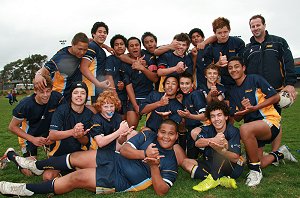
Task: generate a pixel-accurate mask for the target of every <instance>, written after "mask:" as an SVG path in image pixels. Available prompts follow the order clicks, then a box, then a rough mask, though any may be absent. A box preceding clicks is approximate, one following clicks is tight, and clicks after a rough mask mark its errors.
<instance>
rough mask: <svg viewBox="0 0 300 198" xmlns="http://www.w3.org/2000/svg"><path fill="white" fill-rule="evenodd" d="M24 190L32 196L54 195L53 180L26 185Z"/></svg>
mask: <svg viewBox="0 0 300 198" xmlns="http://www.w3.org/2000/svg"><path fill="white" fill-rule="evenodd" d="M26 189H27V190H30V191H31V192H34V194H48V193H54V179H53V180H49V181H45V182H42V183H39V184H26Z"/></svg>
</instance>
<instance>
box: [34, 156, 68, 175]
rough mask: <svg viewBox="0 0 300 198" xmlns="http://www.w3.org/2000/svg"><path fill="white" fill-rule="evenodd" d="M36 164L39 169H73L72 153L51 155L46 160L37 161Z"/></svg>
mask: <svg viewBox="0 0 300 198" xmlns="http://www.w3.org/2000/svg"><path fill="white" fill-rule="evenodd" d="M35 165H36V167H37V168H38V169H39V170H44V169H53V170H61V171H64V170H72V169H73V167H72V166H71V163H70V154H67V155H62V156H58V157H50V158H49V159H46V160H41V161H36V162H35Z"/></svg>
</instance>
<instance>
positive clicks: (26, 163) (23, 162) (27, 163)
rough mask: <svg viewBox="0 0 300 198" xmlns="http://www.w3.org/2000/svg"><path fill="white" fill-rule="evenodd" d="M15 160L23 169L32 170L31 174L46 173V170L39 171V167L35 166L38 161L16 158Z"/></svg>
mask: <svg viewBox="0 0 300 198" xmlns="http://www.w3.org/2000/svg"><path fill="white" fill-rule="evenodd" d="M15 159H16V162H17V163H18V164H19V166H21V167H22V168H27V169H29V170H31V172H33V173H34V174H36V175H41V174H43V172H44V170H39V169H37V167H36V165H35V162H36V160H34V159H32V158H25V157H20V156H16V158H15Z"/></svg>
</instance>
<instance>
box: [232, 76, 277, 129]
mask: <svg viewBox="0 0 300 198" xmlns="http://www.w3.org/2000/svg"><path fill="white" fill-rule="evenodd" d="M276 93H277V92H276V90H275V89H274V88H273V87H272V86H271V85H270V84H269V83H268V82H267V81H266V80H265V79H264V78H263V77H261V76H259V75H256V74H249V75H247V76H246V78H245V79H244V81H243V83H242V84H241V85H240V86H237V85H235V86H234V87H232V89H231V90H230V94H229V102H230V108H231V109H230V112H231V115H233V114H234V113H235V112H236V111H238V110H241V109H242V108H243V106H242V104H241V101H242V100H243V99H244V98H248V99H249V100H250V103H251V105H252V106H255V105H257V104H259V103H262V102H263V101H265V100H266V99H267V98H270V97H271V96H274V95H275V94H276ZM280 119H281V118H280V115H279V114H278V112H277V111H276V109H275V108H274V106H273V105H270V106H267V107H264V108H262V109H259V110H257V111H253V112H251V113H248V114H246V115H244V122H245V123H248V122H252V121H255V120H265V121H267V123H270V124H274V125H275V126H276V127H277V128H279V125H280Z"/></svg>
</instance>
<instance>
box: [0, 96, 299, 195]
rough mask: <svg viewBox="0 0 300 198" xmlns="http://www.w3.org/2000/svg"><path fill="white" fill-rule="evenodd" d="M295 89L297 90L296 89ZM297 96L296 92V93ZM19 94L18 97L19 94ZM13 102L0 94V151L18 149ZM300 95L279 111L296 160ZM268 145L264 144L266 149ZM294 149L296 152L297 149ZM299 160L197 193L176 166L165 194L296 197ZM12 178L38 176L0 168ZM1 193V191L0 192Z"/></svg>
mask: <svg viewBox="0 0 300 198" xmlns="http://www.w3.org/2000/svg"><path fill="white" fill-rule="evenodd" d="M298 91H299V90H298ZM298 97H299V96H298ZM19 98H20V97H19ZM15 106H16V104H14V105H12V106H10V105H9V104H8V101H7V99H6V98H4V97H3V96H1V97H0V118H1V122H0V155H2V153H4V152H5V150H6V149H7V148H8V147H14V148H15V149H16V150H17V151H18V152H19V151H20V149H19V147H18V143H17V137H16V136H15V135H13V134H12V133H10V132H9V131H8V130H7V127H8V124H9V122H10V120H11V115H12V113H11V112H12V109H13V108H14V107H15ZM299 113H300V99H299V98H298V100H297V101H296V103H294V105H293V106H292V107H290V108H288V109H285V110H284V111H283V117H284V119H283V140H282V142H283V144H286V145H288V146H289V148H290V149H291V151H292V153H293V154H294V155H295V157H296V158H297V159H298V160H300V153H299V150H300V144H299V143H300V138H299V136H300V127H299V123H300V116H299ZM269 148H270V147H266V150H268V149H269ZM297 151H298V152H297ZM299 164H300V163H292V162H289V161H287V162H286V164H283V163H281V164H280V166H279V167H274V166H270V167H268V168H266V169H264V170H263V175H264V178H263V180H262V182H261V184H260V185H259V186H258V187H256V188H249V187H247V186H245V184H244V182H245V178H246V173H247V172H248V170H247V168H246V170H245V171H244V173H243V175H242V176H241V177H240V178H239V179H238V180H237V184H238V189H236V190H232V189H225V188H222V187H217V188H216V189H213V190H210V191H208V192H205V193H199V192H196V191H193V190H192V186H194V185H196V184H198V183H199V182H200V181H199V180H192V179H190V177H189V174H187V173H186V172H184V171H183V170H182V169H181V168H179V176H178V178H177V181H176V182H175V184H174V186H173V187H172V188H171V190H170V191H169V193H168V195H167V197H209V198H214V197H243V198H245V197H290V198H292V197H300V165H299ZM2 180H5V181H12V182H27V183H28V182H31V183H32V182H39V181H41V177H38V176H35V177H25V176H23V175H22V174H20V173H19V171H18V170H17V169H16V167H15V166H14V164H13V163H9V164H8V166H7V167H6V168H5V169H3V170H0V181H2ZM91 196H99V195H94V194H93V193H91V192H88V191H85V190H76V191H73V192H71V193H68V194H65V195H61V196H56V197H91ZM103 196H105V197H153V196H155V193H154V190H153V189H152V188H149V189H147V190H145V191H142V192H137V193H117V194H112V195H103ZM0 197H1V195H0ZM35 197H46V196H45V195H36V196H35Z"/></svg>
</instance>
